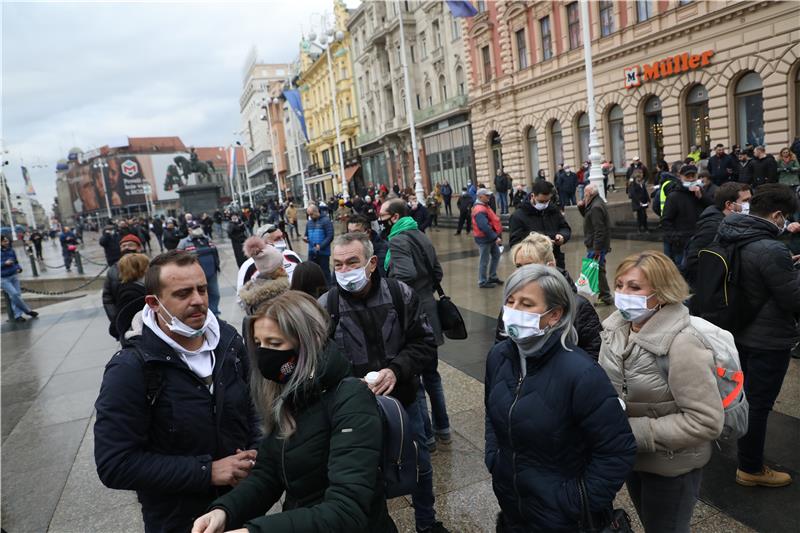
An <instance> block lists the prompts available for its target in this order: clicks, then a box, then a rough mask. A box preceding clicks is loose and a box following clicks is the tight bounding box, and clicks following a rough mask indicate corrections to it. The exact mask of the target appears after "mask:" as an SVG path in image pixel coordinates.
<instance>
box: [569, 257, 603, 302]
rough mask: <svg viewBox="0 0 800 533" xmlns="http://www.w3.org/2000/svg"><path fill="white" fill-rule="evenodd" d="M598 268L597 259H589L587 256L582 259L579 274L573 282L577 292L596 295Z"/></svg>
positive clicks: (597, 290)
mask: <svg viewBox="0 0 800 533" xmlns="http://www.w3.org/2000/svg"><path fill="white" fill-rule="evenodd" d="M599 270H600V263H599V262H598V261H597V259H589V258H588V257H587V258H585V259H584V260H583V265H582V266H581V275H580V276H579V277H578V281H576V282H575V287H577V289H578V293H579V294H583V295H585V296H597V294H598V293H599V292H600V281H599V278H598V272H599Z"/></svg>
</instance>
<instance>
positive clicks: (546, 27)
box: [539, 16, 553, 61]
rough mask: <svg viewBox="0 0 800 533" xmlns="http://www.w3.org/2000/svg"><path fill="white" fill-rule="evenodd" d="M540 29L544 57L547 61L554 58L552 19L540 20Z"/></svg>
mask: <svg viewBox="0 0 800 533" xmlns="http://www.w3.org/2000/svg"><path fill="white" fill-rule="evenodd" d="M539 29H540V32H541V34H542V57H544V59H545V61H546V60H548V59H550V58H551V57H553V36H552V35H551V34H550V17H549V16H547V17H544V18H541V19H539Z"/></svg>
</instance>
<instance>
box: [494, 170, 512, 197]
mask: <svg viewBox="0 0 800 533" xmlns="http://www.w3.org/2000/svg"><path fill="white" fill-rule="evenodd" d="M510 187H511V178H509V177H508V174H506V173H503V174H500V175H499V176H495V177H494V190H495V191H497V192H499V193H501V194H502V193H506V192H508V189H509V188H510Z"/></svg>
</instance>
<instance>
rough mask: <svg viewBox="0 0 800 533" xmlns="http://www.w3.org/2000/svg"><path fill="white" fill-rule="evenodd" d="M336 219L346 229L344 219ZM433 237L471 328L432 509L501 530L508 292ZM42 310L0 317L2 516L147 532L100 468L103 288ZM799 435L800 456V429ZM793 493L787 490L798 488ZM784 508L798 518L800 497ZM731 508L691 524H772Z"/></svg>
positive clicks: (446, 352)
mask: <svg viewBox="0 0 800 533" xmlns="http://www.w3.org/2000/svg"><path fill="white" fill-rule="evenodd" d="M336 229H337V231H339V230H340V228H339V227H338V225H337V228H336ZM430 236H431V238H432V240H433V242H434V244H435V245H436V247H437V250H438V251H439V253H440V254H441V255H443V256H444V257H446V258H447V259H448V260H447V261H445V262H444V263H443V267H444V271H445V283H444V288H445V290H446V291H447V292H448V294H450V295H451V296H452V297H453V299H454V301H455V302H456V303H457V304H458V305H459V306H460V307H461V309H462V311H463V313H464V316H465V320H466V321H467V324H468V328H469V330H470V338H469V339H468V340H467V341H448V342H447V343H446V344H445V346H443V347H442V348H441V350H440V358H441V362H440V372H441V374H442V379H443V383H444V388H445V393H446V396H447V402H448V411H449V415H450V421H451V427H452V430H453V432H454V438H453V444H452V446H451V448H450V449H449V450H445V449H440V451H438V452H437V453H436V454H435V455H434V456H433V463H434V488H435V492H436V497H437V501H436V509H437V513H438V517H439V519H440V520H442V521H443V522H444V523H445V525H447V527H448V528H450V530H451V531H457V532H489V531H494V521H495V516H496V513H497V511H498V508H497V503H496V499H495V497H494V494H493V493H492V488H491V480H490V476H489V474H488V472H487V471H486V468H485V466H484V463H483V447H484V440H483V418H484V407H483V384H482V379H483V364H484V361H485V356H486V353H487V351H488V347H489V346H490V345H491V339H492V335H493V334H494V329H493V320H494V318H493V317H496V316H497V313H498V310H499V308H500V299H501V294H502V292H501V289H496V290H494V291H482V290H479V289H478V288H477V281H476V279H477V257H475V255H474V254H473V253H472V252H473V251H474V244H473V242H472V239H471V238H470V237H468V236H467V237H465V236H462V237H460V238H455V237H453V236H452V234H451V233H450V232H449V231H444V230H442V231H436V230H433V231H431V232H430ZM95 243H96V239H95V240H94V241H92V236H91V235H89V238H88V239H87V253H89V254H91V256H93V257H101V256H102V254H101V253H100V251H99V249H97V248H96V244H95ZM219 244H220V251H221V252H222V253H221V256H222V273H221V280H220V287H221V289H222V295H223V297H222V302H221V311H222V316H223V318H224V319H226V320H227V321H229V322H230V323H231V324H234V325H237V326H238V324H240V323H241V317H242V313H241V311H240V310H239V309H238V307H237V306H236V304H235V298H233V295H234V286H235V275H236V269H235V261H234V259H233V254H232V252H231V249H230V243H229V242H227V241H221V242H220V243H219ZM647 246H648V245H647V243H628V242H621V243H614V248H615V251H617V253H616V254H615V255H614V256H612V257H611V258H610V262H611V264H610V265H609V272H613V269H614V268H615V267H616V263H615V261H616V262H618V261H619V260H620V259H622V257H624V255H625V254H626V253H627V252H630V251H634V250H637V249H641V248H644V247H647ZM296 248H297V246H296ZM566 251H567V253H568V267H569V268H570V269H571V271H573V272H575V271H576V270H577V265H578V264H579V262H580V255H581V254H580V250H579V248H578V245H573V244H569V245H567V250H566ZM303 252H304V250H303ZM303 255H304V254H303ZM512 270H513V265H511V264H510V261H508V260H507V258H506V257H504V258H503V260H502V261H501V267H500V276H501V277H502V278H506V277H507V276H508V275H509V274H510V273H511V271H512ZM40 311H41V316H40V318H39V319H37V320H34V321H30V322H28V323H25V324H22V325H17V324H9V323H4V324H3V325H2V489H3V490H2V526H3V528H4V529H5V530H6V531H7V532H8V533H26V532H31V533H41V532H44V531H49V532H58V533H84V532H103V533H105V532H107V533H117V532H141V531H143V526H142V521H141V513H140V509H139V505H138V503H137V501H136V497H135V494H134V493H132V492H127V491H116V490H110V489H107V488H105V487H104V486H103V485H102V484H101V483H100V481H99V479H98V478H97V474H96V472H95V466H94V457H93V440H94V439H93V432H92V426H93V422H94V418H93V411H94V409H93V403H94V400H95V397H96V395H97V391H98V390H99V385H100V381H101V378H102V372H103V366H104V365H105V363H106V362H107V360H108V359H109V358H110V356H111V355H112V354H113V353H114V352H115V351H116V349H117V346H116V343H115V341H114V340H113V339H112V338H111V337H110V336H109V335H108V334H107V325H108V324H107V320H106V317H105V314H104V312H103V310H102V306H101V304H100V293H99V291H98V292H95V293H93V294H91V295H89V296H87V297H84V298H79V299H77V300H73V301H69V302H63V303H59V304H55V305H51V306H47V307H44V308H42V309H41V310H40ZM610 311H611V310H610V309H605V310H602V313H603V314H604V315H605V314H608V313H609V312H610ZM797 383H798V365H797V364H796V361H793V362H792V367H791V369H790V375H789V377H787V383H786V384H785V386H784V391H783V393H782V394H781V398H779V403H778V404H777V407H776V409H777V410H779V411H781V412H782V413H785V414H786V416H787V418H789V419H791V420H788V421H786V424H788V425H787V426H786V428H787V429H786V431H787V432H789V433H790V436H791V435H792V433H791V432H793V431H795V428H796V427H797V425H796V424H794V422H796V420H797V419H796V417H797V416H798V407H799V406H800V399H799V398H798V390H800V388H799V387H798V385H797ZM792 421H794V422H792ZM793 424H794V425H793ZM789 441H790V442H792V441H791V439H789ZM793 442H794V446H795V447H794V448H793V453H794V454H795V456H796V442H797V439H794V440H793ZM781 446H783V447H786V446H788V444H787V445H784V444H781ZM730 475H732V473H731V474H730ZM714 483H717V481H716V480H714ZM760 493H762V494H763V491H760ZM748 494H749V495H753V494H757V493H754V492H750V493H746V494H745V495H744V496H742V495H741V494H733V495H732V496H731V497H736V498H750V496H748ZM770 494H772V493H770ZM776 494H777V493H776ZM785 494H786V495H787V497H788V496H789V495H790V494H796V492H795V493H788V492H787V493H785ZM617 501H618V503H619V504H620V505H622V506H624V507H625V508H627V509H628V510H629V514H630V515H631V517H632V518H633V519H634V523H635V524H636V530H637V531H642V528H641V525H639V524H638V521H637V519H636V513H635V512H634V511H633V508H632V506H631V504H630V501H629V499H628V497H627V493H626V492H625V490H624V488H623V490H622V491H621V492H620V494H619V496H618V498H617ZM796 501H800V500H795V503H796ZM390 509H391V512H392V516H393V517H394V519H395V521H396V522H397V525H398V528H399V529H400V531H403V532H406V531H409V532H410V531H414V527H413V509H412V508H411V507H410V501H409V499H407V498H396V499H394V500H392V501H391V502H390ZM785 510H786V512H788V513H791V514H792V519H794V520H796V519H797V517H798V511H797V508H796V505H795V506H793V507H792V506H787V507H785ZM273 511H274V510H273ZM731 514H733V513H732V512H731V511H730V510H726V512H722V511H720V510H719V508H718V507H717V506H712V505H708V504H707V503H703V502H701V503H699V504H698V506H697V508H696V510H695V513H694V517H693V526H692V530H693V531H698V532H718V531H720V532H721V531H726V532H733V531H736V532H738V531H754V530H759V531H770V530H771V529H769V527H768V526H767V527H755V528H751V527H748V526H746V525H745V524H744V523H742V522H740V521H737V520H736V519H734V518H732V517H731ZM769 523H770V522H769V521H766V522H764V524H769ZM794 530H795V531H797V530H800V528H795V529H794Z"/></svg>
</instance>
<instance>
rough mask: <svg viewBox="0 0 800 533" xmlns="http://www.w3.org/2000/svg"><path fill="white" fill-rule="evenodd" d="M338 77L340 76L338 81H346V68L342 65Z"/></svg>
mask: <svg viewBox="0 0 800 533" xmlns="http://www.w3.org/2000/svg"><path fill="white" fill-rule="evenodd" d="M339 75H340V76H341V78H340V79H343V80H346V79H347V67H346V66H344V65H342V68H341V70H340V71H339Z"/></svg>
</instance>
